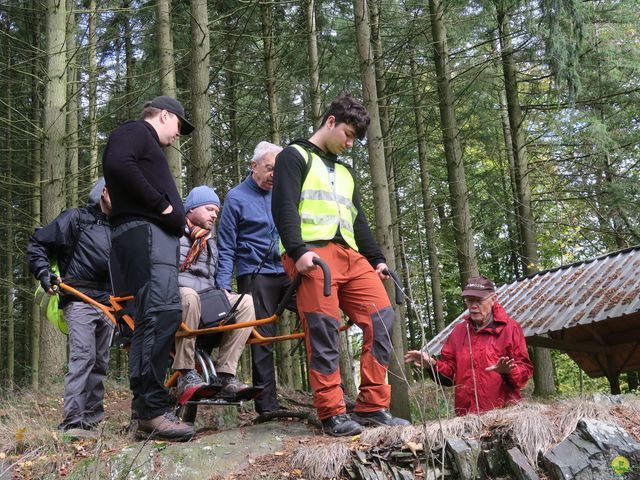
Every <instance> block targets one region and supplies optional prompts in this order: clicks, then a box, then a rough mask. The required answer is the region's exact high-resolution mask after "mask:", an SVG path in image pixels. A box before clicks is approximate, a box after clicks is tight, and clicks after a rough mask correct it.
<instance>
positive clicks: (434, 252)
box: [409, 56, 444, 333]
mask: <svg viewBox="0 0 640 480" xmlns="http://www.w3.org/2000/svg"><path fill="white" fill-rule="evenodd" d="M409 61H410V68H411V89H412V96H413V115H414V120H415V124H416V137H417V140H418V161H419V162H420V180H421V188H420V191H421V193H422V206H423V216H424V226H425V231H426V236H427V258H428V265H429V278H431V300H432V302H433V319H434V322H435V327H436V333H437V332H440V331H442V330H443V329H444V305H443V297H442V280H441V278H440V265H439V262H438V247H437V243H436V239H437V236H436V227H435V222H434V221H433V200H432V196H431V176H430V175H429V160H428V157H427V134H426V129H425V127H424V120H423V118H422V110H423V109H422V106H421V101H420V99H421V98H422V96H421V95H420V90H419V85H418V71H417V70H418V69H417V67H416V62H415V60H414V59H413V56H411V57H410V60H409Z"/></svg>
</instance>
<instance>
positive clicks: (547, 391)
mask: <svg viewBox="0 0 640 480" xmlns="http://www.w3.org/2000/svg"><path fill="white" fill-rule="evenodd" d="M499 5H502V3H500V2H499ZM497 19H498V30H499V34H500V53H501V56H502V70H503V74H504V85H505V93H506V96H507V112H508V114H509V127H510V129H511V145H512V149H513V159H514V170H515V174H514V177H515V182H516V201H517V205H518V210H517V218H518V226H519V230H520V238H521V240H522V259H523V260H522V261H523V269H524V271H525V273H526V274H527V275H531V274H533V273H535V272H537V271H538V264H539V263H538V244H537V241H536V235H535V223H534V219H533V213H532V211H531V187H530V185H529V166H528V161H527V152H526V148H525V139H524V117H523V115H522V110H521V108H520V101H519V99H518V82H517V78H516V64H515V59H514V57H513V47H512V44H511V32H510V27H509V19H510V17H509V14H508V12H506V11H504V10H501V9H500V8H498V11H497ZM532 351H533V358H532V360H533V366H534V369H533V381H534V385H535V389H534V394H535V395H538V396H550V395H553V394H554V393H556V387H555V382H554V380H553V359H552V358H551V351H550V350H548V349H546V348H540V347H533V348H532Z"/></svg>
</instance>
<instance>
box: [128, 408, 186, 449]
mask: <svg viewBox="0 0 640 480" xmlns="http://www.w3.org/2000/svg"><path fill="white" fill-rule="evenodd" d="M195 433H196V429H195V428H194V427H193V425H189V424H188V423H184V422H181V421H180V420H179V419H178V417H176V416H175V415H174V414H173V413H171V412H165V413H164V414H162V415H159V416H157V417H155V418H148V419H142V418H141V419H139V420H138V431H137V432H136V435H137V436H139V437H144V438H149V439H161V440H174V441H176V442H184V441H187V440H191V437H193V436H194V435H195Z"/></svg>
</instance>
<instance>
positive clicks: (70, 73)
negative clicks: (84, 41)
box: [65, 0, 80, 207]
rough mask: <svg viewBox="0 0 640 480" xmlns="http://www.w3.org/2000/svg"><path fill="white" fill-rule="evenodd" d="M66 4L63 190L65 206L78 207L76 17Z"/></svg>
mask: <svg viewBox="0 0 640 480" xmlns="http://www.w3.org/2000/svg"><path fill="white" fill-rule="evenodd" d="M66 2H67V12H68V15H67V32H66V42H67V142H66V147H67V174H66V176H65V182H66V185H65V190H66V193H67V206H68V207H75V206H78V108H79V102H78V95H79V94H80V92H79V91H78V85H79V84H80V82H79V69H78V63H77V58H78V51H77V48H78V45H77V41H76V15H75V14H74V13H73V9H74V7H75V1H74V0H66Z"/></svg>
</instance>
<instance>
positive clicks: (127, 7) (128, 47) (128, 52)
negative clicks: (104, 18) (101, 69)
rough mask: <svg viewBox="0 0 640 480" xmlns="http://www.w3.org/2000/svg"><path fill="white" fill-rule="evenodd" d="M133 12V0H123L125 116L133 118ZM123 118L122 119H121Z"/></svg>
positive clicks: (134, 100) (134, 99)
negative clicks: (125, 69)
mask: <svg viewBox="0 0 640 480" xmlns="http://www.w3.org/2000/svg"><path fill="white" fill-rule="evenodd" d="M130 14H131V2H130V0H122V24H123V30H124V63H125V65H126V67H127V74H126V77H125V84H124V100H125V108H124V118H126V119H130V118H133V104H134V102H136V101H137V100H136V98H135V97H134V94H133V75H134V72H133V63H134V60H135V59H134V56H133V42H132V41H131V38H132V32H131V22H130V21H129V15H130ZM121 120H122V119H121Z"/></svg>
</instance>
